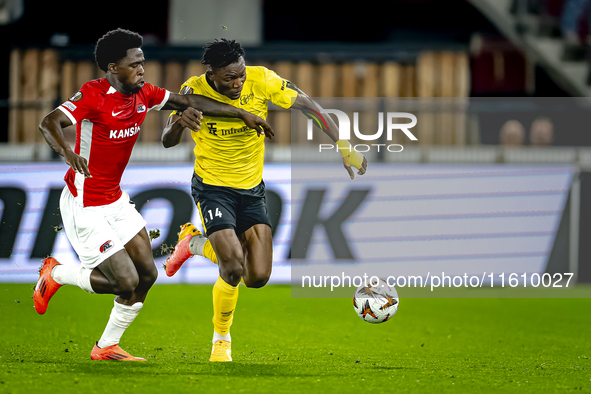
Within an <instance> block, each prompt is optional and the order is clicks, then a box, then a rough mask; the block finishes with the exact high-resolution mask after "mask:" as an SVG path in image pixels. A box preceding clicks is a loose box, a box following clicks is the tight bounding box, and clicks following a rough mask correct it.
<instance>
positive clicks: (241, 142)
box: [172, 67, 298, 189]
mask: <svg viewBox="0 0 591 394" xmlns="http://www.w3.org/2000/svg"><path fill="white" fill-rule="evenodd" d="M181 93H182V94H200V95H203V96H207V97H210V98H212V99H214V100H217V101H220V102H222V103H226V104H230V105H233V106H235V107H238V108H241V109H243V110H245V111H248V112H250V113H253V114H255V115H257V116H259V117H261V118H263V119H267V103H268V102H269V101H271V102H272V103H273V104H275V105H277V106H278V107H281V108H285V109H288V108H290V107H291V106H292V105H293V103H294V101H295V99H296V97H297V95H298V92H297V88H296V87H295V85H293V84H292V83H291V82H289V81H287V80H285V79H283V78H281V77H280V76H279V75H277V74H276V73H275V72H273V71H271V70H269V69H267V68H265V67H246V80H245V82H244V86H243V88H242V93H241V96H240V98H239V99H236V100H232V99H230V98H228V97H226V96H224V95H221V94H220V93H218V92H216V91H215V90H214V89H213V88H212V87H211V86H210V85H209V83H208V82H207V80H206V77H205V74H203V75H201V76H199V77H191V78H189V79H188V80H187V81H186V82H185V83H184V84H183V85H182V86H181ZM172 114H178V112H177V111H173V113H172ZM191 136H192V137H193V140H194V141H195V149H194V153H195V173H196V174H197V175H199V176H200V177H201V178H203V183H205V184H209V185H215V186H226V187H231V188H234V189H252V188H253V187H255V186H257V185H258V184H259V183H261V181H262V179H263V162H264V158H265V137H264V136H263V135H261V136H260V137H258V136H257V133H256V131H255V130H254V129H249V128H248V127H247V126H246V124H245V123H244V121H243V120H242V119H237V118H212V117H208V116H205V115H203V119H202V120H201V130H199V131H197V132H195V131H191Z"/></svg>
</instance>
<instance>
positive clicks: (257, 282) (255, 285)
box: [244, 276, 269, 289]
mask: <svg viewBox="0 0 591 394" xmlns="http://www.w3.org/2000/svg"><path fill="white" fill-rule="evenodd" d="M268 281H269V277H268V276H267V277H264V278H256V279H254V280H252V279H250V280H249V281H248V282H247V281H244V283H245V284H246V287H248V288H251V289H260V288H261V287H264V286H265V285H266V284H267V282H268Z"/></svg>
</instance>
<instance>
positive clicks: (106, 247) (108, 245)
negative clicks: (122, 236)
mask: <svg viewBox="0 0 591 394" xmlns="http://www.w3.org/2000/svg"><path fill="white" fill-rule="evenodd" d="M113 246H114V245H113V241H107V242H105V243H104V244H102V245H101V247H100V249H99V250H100V251H101V253H105V252H106V251H107V250H109V249H111V248H112V247H113Z"/></svg>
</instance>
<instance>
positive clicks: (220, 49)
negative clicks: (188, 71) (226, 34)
mask: <svg viewBox="0 0 591 394" xmlns="http://www.w3.org/2000/svg"><path fill="white" fill-rule="evenodd" d="M203 48H204V49H205V52H204V53H203V60H201V64H204V65H209V66H211V67H215V68H220V67H226V66H227V65H229V64H232V63H236V62H237V61H239V60H240V58H241V57H244V49H242V47H241V46H240V43H238V42H236V40H228V39H226V38H221V39H219V40H217V39H216V40H215V41H214V42H210V43H208V44H206V45H205V46H204V47H203Z"/></svg>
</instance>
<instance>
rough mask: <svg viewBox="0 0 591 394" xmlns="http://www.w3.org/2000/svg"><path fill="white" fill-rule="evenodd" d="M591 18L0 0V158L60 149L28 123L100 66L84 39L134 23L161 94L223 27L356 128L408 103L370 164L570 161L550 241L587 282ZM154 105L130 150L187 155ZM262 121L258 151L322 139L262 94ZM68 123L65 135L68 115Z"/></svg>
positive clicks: (557, 7) (249, 3)
mask: <svg viewBox="0 0 591 394" xmlns="http://www.w3.org/2000/svg"><path fill="white" fill-rule="evenodd" d="M590 25H591V0H446V1H441V0H393V1H389V2H366V3H364V4H363V5H358V6H356V7H354V8H353V7H351V6H346V5H345V6H343V3H339V4H331V3H330V2H326V3H322V2H318V1H309V0H303V1H299V2H297V3H287V2H278V1H263V0H243V1H231V0H168V1H159V2H153V3H150V4H148V3H146V4H141V3H140V4H138V3H137V2H127V1H120V2H117V3H116V4H113V5H110V6H108V7H107V6H105V5H101V6H100V7H99V6H95V5H94V4H93V5H91V6H90V7H84V6H80V5H70V6H68V7H63V6H60V7H57V6H56V5H55V4H54V3H52V2H39V1H27V0H0V36H1V37H2V40H1V41H0V75H1V76H2V77H1V78H0V161H1V162H5V163H29V162H50V161H59V160H60V158H59V157H55V154H53V152H52V151H51V149H50V148H49V147H48V146H47V144H46V143H45V142H44V141H43V138H42V136H41V134H40V133H39V132H38V128H37V126H38V124H39V122H40V120H41V118H42V117H43V116H44V115H45V114H47V113H48V112H50V111H51V110H53V109H54V108H55V107H56V106H58V105H59V104H60V103H61V102H63V101H64V100H66V99H67V98H68V97H71V96H72V95H73V94H74V93H75V92H76V91H77V90H78V89H79V87H80V86H81V85H82V84H83V83H85V82H86V81H88V80H91V79H95V78H100V77H102V76H103V73H102V72H101V71H100V70H99V69H98V67H97V66H96V64H95V63H94V58H93V51H94V45H95V42H96V40H97V39H98V38H99V37H100V36H102V35H103V34H104V33H105V32H107V31H109V30H111V29H114V28H117V27H123V28H126V29H130V30H134V31H137V32H138V33H140V34H142V35H143V37H144V47H143V49H144V53H145V55H146V59H147V62H146V66H145V69H146V80H147V81H148V82H151V83H153V84H156V85H158V86H161V87H164V88H166V89H168V90H170V91H173V92H177V91H179V89H180V86H181V84H182V83H183V82H184V81H185V80H187V79H188V78H189V77H191V76H194V75H200V74H202V73H203V72H204V71H205V68H204V67H203V66H202V65H201V63H200V60H201V56H202V53H203V51H202V46H203V45H204V44H205V43H207V42H209V41H212V40H213V39H215V38H220V37H226V38H232V39H236V40H237V41H239V42H241V43H242V45H243V47H244V48H245V51H246V62H247V64H248V65H264V66H266V67H268V68H270V69H272V70H274V71H276V72H277V73H278V74H279V75H281V76H282V77H284V78H286V79H289V80H291V81H292V82H294V83H295V84H296V85H297V86H298V87H299V88H300V89H302V90H303V91H304V92H306V93H307V94H308V95H309V96H311V97H316V98H319V99H324V100H328V101H324V102H325V103H328V104H327V105H330V103H331V101H330V100H329V99H330V98H336V99H345V100H348V99H351V101H349V103H355V102H358V103H360V104H359V106H357V107H356V106H355V104H352V106H351V107H349V108H348V110H350V111H361V112H363V111H367V114H368V115H367V116H365V114H362V115H361V119H362V128H363V130H362V131H363V132H365V133H367V134H369V132H370V131H371V130H375V127H376V124H377V119H376V118H375V111H376V109H377V110H379V111H394V110H396V111H404V112H412V113H415V114H417V117H418V124H417V126H416V128H415V129H413V131H416V135H417V137H418V142H412V143H410V141H409V140H407V139H405V138H403V137H404V136H402V135H400V136H395V137H394V138H393V141H392V142H390V143H401V144H403V145H404V154H402V153H401V154H394V155H393V154H380V153H377V152H368V153H367V156H368V158H369V159H370V162H372V163H375V162H385V163H390V162H395V163H409V164H421V163H423V164H424V163H431V164H442V163H445V164H462V165H464V164H477V165H488V164H511V165H565V166H572V167H573V168H575V176H574V177H573V185H574V186H573V187H572V188H571V189H570V194H569V198H568V203H567V210H565V211H564V212H567V213H568V214H565V215H562V219H561V218H560V217H559V218H558V220H559V222H560V226H561V228H563V231H568V232H569V233H568V234H569V235H568V236H567V237H566V238H564V239H566V241H564V242H563V243H564V245H562V246H560V245H559V246H560V247H562V249H561V250H562V252H561V253H562V254H561V256H563V255H564V256H566V257H564V259H565V261H568V264H570V266H569V265H568V264H567V266H566V267H565V268H564V269H563V271H564V270H566V269H569V268H568V267H571V268H572V267H579V268H578V269H579V278H580V279H581V280H583V281H591V268H590V267H583V265H581V266H579V265H578V262H579V261H588V259H589V258H590V257H591V247H588V246H587V244H586V243H585V242H580V243H579V240H583V239H586V237H587V236H589V235H591V205H590V204H586V203H585V201H588V200H589V201H591V198H589V197H591V133H589V132H588V127H589V126H588V125H589V124H590V122H591V112H590V111H589V106H590V104H591V101H590V100H589V99H588V97H589V96H590V93H591V76H590V75H591V74H590V73H589V64H590V59H591V58H590V56H589V45H591V29H590ZM355 100H358V101H355ZM359 100H360V101H359ZM368 103H371V104H368ZM164 112H166V111H164ZM164 112H163V113H149V114H148V116H147V117H146V121H145V122H144V124H143V125H142V130H141V133H140V136H139V139H138V144H137V145H136V148H135V149H134V153H133V155H132V162H135V163H142V162H150V163H155V162H156V163H158V162H160V163H166V164H171V163H186V164H188V165H189V166H190V163H191V162H192V161H193V154H192V148H193V147H192V146H191V144H185V145H183V146H180V147H178V148H175V149H172V150H165V149H163V148H162V147H161V145H160V135H161V132H162V129H163V127H164V124H165V122H166V119H167V117H168V113H164ZM372 113H373V115H372ZM269 121H270V123H271V124H272V125H273V127H274V129H275V132H276V137H275V139H274V140H273V141H268V142H267V155H266V160H267V162H270V163H279V164H280V163H290V162H292V161H297V160H299V159H303V160H306V159H307V157H306V156H305V153H302V152H305V149H304V150H298V148H300V147H304V148H305V147H307V146H308V147H309V146H312V144H317V142H318V141H319V140H322V137H319V136H318V137H317V136H315V137H314V140H313V141H307V139H306V135H305V132H303V131H302V132H297V133H296V132H294V128H293V123H292V119H291V115H290V113H289V112H287V111H279V110H278V108H275V107H273V106H270V115H269ZM290 128H291V133H290ZM365 130H367V131H365ZM66 137H67V138H68V140H69V141H70V142H71V143H72V144H73V143H74V142H75V129H74V128H73V127H71V128H70V130H67V135H66ZM184 138H185V141H187V142H188V141H190V136H189V135H188V133H187V134H185V136H184ZM354 142H360V141H354ZM384 142H385V141H384ZM294 155H295V156H294ZM298 155H299V156H298ZM302 155H303V156H302ZM573 194H575V197H572V195H573ZM4 211H5V212H6V210H4ZM557 225H558V223H557ZM35 226H36V225H35ZM557 239H563V238H560V237H557ZM572 239H574V240H575V241H572V242H571V241H570V240H572ZM569 242H570V243H569ZM554 247H556V245H554ZM554 249H555V248H554ZM554 249H553V250H554Z"/></svg>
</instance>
